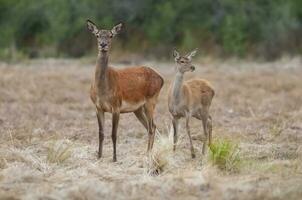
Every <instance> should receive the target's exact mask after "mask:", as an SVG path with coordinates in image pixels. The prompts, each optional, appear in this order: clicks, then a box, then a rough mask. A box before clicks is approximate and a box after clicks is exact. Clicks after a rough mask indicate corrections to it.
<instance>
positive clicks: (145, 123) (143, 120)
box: [134, 107, 148, 131]
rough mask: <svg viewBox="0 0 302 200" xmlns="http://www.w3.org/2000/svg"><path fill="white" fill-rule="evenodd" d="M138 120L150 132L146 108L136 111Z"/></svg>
mask: <svg viewBox="0 0 302 200" xmlns="http://www.w3.org/2000/svg"><path fill="white" fill-rule="evenodd" d="M134 114H135V116H136V118H137V119H138V120H139V121H140V123H141V124H142V125H143V126H144V127H145V128H146V130H147V131H148V120H147V117H146V115H145V111H144V107H140V108H139V109H138V110H136V111H134Z"/></svg>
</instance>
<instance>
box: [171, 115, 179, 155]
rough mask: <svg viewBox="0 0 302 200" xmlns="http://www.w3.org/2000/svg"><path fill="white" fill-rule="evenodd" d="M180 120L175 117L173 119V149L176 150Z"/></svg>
mask: <svg viewBox="0 0 302 200" xmlns="http://www.w3.org/2000/svg"><path fill="white" fill-rule="evenodd" d="M178 121H179V120H178V118H176V117H173V119H172V125H173V151H175V150H176V143H177V131H178Z"/></svg>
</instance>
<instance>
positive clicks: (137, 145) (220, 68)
mask: <svg viewBox="0 0 302 200" xmlns="http://www.w3.org/2000/svg"><path fill="white" fill-rule="evenodd" d="M145 64H146V63H145ZM147 65H150V66H155V68H156V69H157V70H158V71H160V72H161V74H162V75H163V76H164V77H165V78H166V84H165V86H164V88H163V90H162V93H161V95H160V99H159V103H158V106H157V109H156V118H155V121H156V123H157V126H158V128H159V131H160V132H161V135H159V136H158V138H157V141H156V143H155V149H154V151H153V152H152V154H151V156H150V157H148V156H147V155H146V149H147V134H146V132H145V130H144V128H143V127H142V125H141V124H140V123H139V122H138V121H137V120H136V119H135V116H134V115H133V114H125V115H122V116H121V120H120V126H119V131H118V148H117V153H118V154H117V155H118V162H116V163H113V162H112V143H111V136H110V134H109V133H110V129H111V119H110V115H109V114H106V121H105V123H106V128H105V132H106V135H105V144H104V157H103V158H102V159H100V160H98V159H97V153H96V151H97V122H96V117H95V113H94V107H93V105H92V103H91V102H90V99H89V94H88V93H89V87H90V78H91V77H92V73H93V69H94V67H93V64H92V63H90V62H87V61H83V60H82V61H75V60H51V59H50V60H36V61H28V62H24V63H22V64H5V63H1V64H0V199H201V198H203V199H299V198H300V197H301V196H302V189H301V188H302V167H301V166H302V145H301V144H302V82H301V74H302V63H301V59H300V58H294V59H288V58H285V59H281V60H279V61H277V62H274V63H256V62H248V61H237V60H228V61H223V62H222V61H217V60H211V59H210V58H206V59H202V60H200V61H199V62H198V61H196V65H197V66H199V67H198V69H197V71H196V73H194V74H193V73H192V74H188V77H187V78H192V77H202V78H206V79H208V80H210V81H211V82H212V83H213V85H214V87H215V88H216V94H217V95H216V96H215V99H214V101H213V105H212V109H211V113H212V117H213V122H214V126H213V136H214V139H215V140H219V139H222V138H223V139H225V140H229V141H232V143H235V144H238V145H239V148H240V158H241V161H240V162H241V164H240V170H239V171H238V170H237V171H236V170H235V172H233V173H224V171H222V170H219V169H218V168H216V167H215V166H213V165H211V163H210V162H209V161H208V160H207V158H206V157H204V158H202V154H201V147H202V142H201V141H199V140H194V141H193V143H194V147H195V149H196V153H197V158H196V159H191V156H190V149H189V140H188V138H187V135H186V133H185V131H184V128H183V127H180V134H179V137H180V139H179V144H178V146H177V150H176V152H175V153H173V151H172V143H171V138H169V136H168V132H169V131H167V130H166V129H167V126H169V125H170V120H171V119H170V117H169V113H168V109H167V88H168V86H169V84H170V81H171V79H172V78H173V73H174V70H173V65H172V62H171V63H147ZM117 66H118V67H119V65H117ZM191 127H192V134H193V136H194V138H199V137H200V135H201V136H202V135H203V133H202V128H201V123H200V121H198V120H192V125H191ZM209 153H210V152H209V150H208V154H209ZM154 172H155V173H154ZM154 175H157V176H154Z"/></svg>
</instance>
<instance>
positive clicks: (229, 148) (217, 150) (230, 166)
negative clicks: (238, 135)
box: [209, 139, 241, 172]
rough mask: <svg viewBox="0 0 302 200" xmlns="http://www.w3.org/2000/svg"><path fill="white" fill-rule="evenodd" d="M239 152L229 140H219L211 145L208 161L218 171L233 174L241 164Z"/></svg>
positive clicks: (235, 145) (236, 146)
mask: <svg viewBox="0 0 302 200" xmlns="http://www.w3.org/2000/svg"><path fill="white" fill-rule="evenodd" d="M239 152H240V150H239V147H238V145H237V144H234V143H232V142H231V141H229V140H222V139H221V140H218V141H214V142H213V143H212V144H211V146H210V152H209V159H210V162H211V163H212V164H213V165H216V166H217V167H218V168H219V169H221V170H224V171H229V172H235V171H238V170H239V165H240V163H241V159H240V155H239Z"/></svg>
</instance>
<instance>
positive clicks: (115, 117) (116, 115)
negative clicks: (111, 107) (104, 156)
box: [111, 112, 120, 162]
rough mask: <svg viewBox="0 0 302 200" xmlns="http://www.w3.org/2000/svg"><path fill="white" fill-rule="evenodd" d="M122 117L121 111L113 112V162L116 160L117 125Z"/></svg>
mask: <svg viewBox="0 0 302 200" xmlns="http://www.w3.org/2000/svg"><path fill="white" fill-rule="evenodd" d="M119 119H120V112H114V113H112V135H111V137H112V143H113V162H116V138H117V127H118V123H119Z"/></svg>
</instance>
